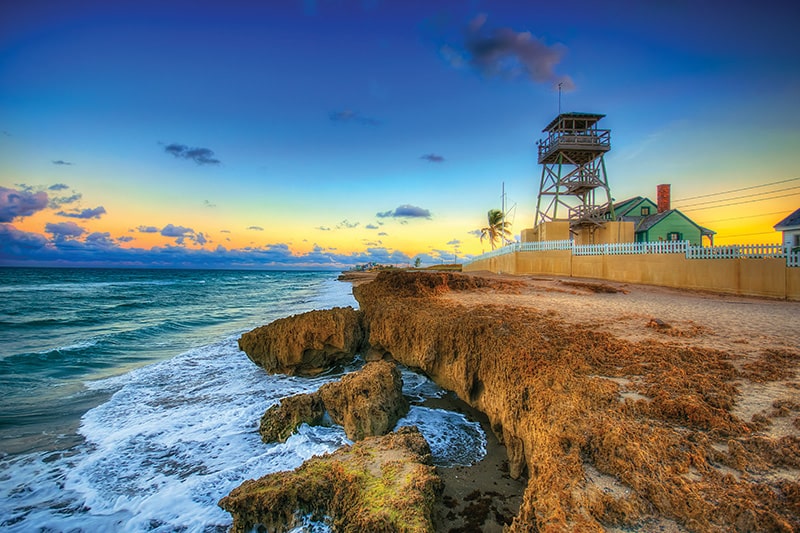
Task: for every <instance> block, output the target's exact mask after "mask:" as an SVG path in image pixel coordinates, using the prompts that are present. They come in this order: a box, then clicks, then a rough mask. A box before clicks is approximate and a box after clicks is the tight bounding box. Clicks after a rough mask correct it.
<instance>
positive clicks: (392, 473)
mask: <svg viewBox="0 0 800 533" xmlns="http://www.w3.org/2000/svg"><path fill="white" fill-rule="evenodd" d="M440 486H441V481H440V479H439V477H438V476H437V475H436V471H435V468H434V467H433V466H431V451H430V447H429V446H428V443H427V442H426V441H425V439H424V438H423V437H422V435H421V434H420V433H419V431H418V430H417V428H415V427H404V428H400V429H399V430H398V431H397V432H395V433H390V434H388V435H385V436H382V437H371V438H367V439H364V440H363V441H360V442H358V443H356V444H354V445H353V446H345V447H343V448H341V449H339V450H337V451H336V452H334V453H332V454H329V455H324V456H321V457H313V458H311V459H309V460H308V461H306V462H305V463H303V465H302V466H300V467H299V468H297V469H296V470H295V471H293V472H277V473H274V474H270V475H267V476H264V477H262V478H260V479H257V480H248V481H245V482H244V483H242V484H241V485H240V486H239V487H237V488H236V489H234V490H233V491H232V492H231V493H230V494H229V495H228V496H226V497H225V498H222V500H220V502H219V506H220V507H222V508H223V509H225V510H226V511H228V512H229V513H231V515H233V527H232V528H231V531H233V532H234V533H240V532H241V533H243V532H245V531H250V530H252V529H253V528H254V527H256V526H259V525H261V526H263V527H265V528H266V529H267V530H268V531H287V530H289V529H290V528H292V527H294V526H295V525H297V518H298V516H302V515H303V514H311V515H312V516H313V517H314V518H315V519H317V520H322V519H323V518H324V517H329V518H328V519H329V521H330V522H331V524H332V525H333V526H334V529H335V530H337V531H397V532H402V533H423V532H431V531H433V524H432V520H431V514H432V509H433V504H434V501H435V499H436V493H437V491H438V490H439V489H440Z"/></svg>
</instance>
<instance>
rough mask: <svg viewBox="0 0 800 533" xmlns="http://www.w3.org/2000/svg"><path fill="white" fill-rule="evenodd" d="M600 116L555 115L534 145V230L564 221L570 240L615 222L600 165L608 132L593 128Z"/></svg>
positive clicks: (589, 114)
mask: <svg viewBox="0 0 800 533" xmlns="http://www.w3.org/2000/svg"><path fill="white" fill-rule="evenodd" d="M604 116H605V115H598V114H595V113H561V114H559V115H558V116H557V117H556V118H554V119H553V121H552V122H550V124H548V125H547V127H546V128H545V129H543V130H542V132H543V133H545V134H546V136H545V137H544V138H543V139H541V140H539V141H538V142H537V143H536V144H537V145H538V147H539V164H541V165H542V181H541V184H540V185H539V199H538V201H537V203H536V220H535V224H536V225H539V224H544V223H546V222H562V221H568V222H569V230H570V232H572V233H573V234H577V233H578V232H583V231H586V230H588V231H589V232H590V233H593V232H594V231H595V230H596V229H598V228H601V227H603V226H604V225H605V224H606V222H607V221H608V220H609V219H610V220H614V219H615V216H614V206H613V203H612V201H611V190H610V189H609V187H608V179H607V178H606V166H605V163H604V162H603V154H605V153H606V152H608V151H609V150H610V149H611V130H602V129H598V127H597V123H598V122H599V121H600V119H601V118H603V117H604ZM609 214H610V217H609Z"/></svg>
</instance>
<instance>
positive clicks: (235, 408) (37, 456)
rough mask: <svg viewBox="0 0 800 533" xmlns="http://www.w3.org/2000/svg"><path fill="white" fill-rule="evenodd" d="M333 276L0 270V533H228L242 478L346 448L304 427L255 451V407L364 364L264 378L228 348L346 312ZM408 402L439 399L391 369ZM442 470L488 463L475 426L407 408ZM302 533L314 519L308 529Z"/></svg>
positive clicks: (336, 434)
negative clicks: (309, 318)
mask: <svg viewBox="0 0 800 533" xmlns="http://www.w3.org/2000/svg"><path fill="white" fill-rule="evenodd" d="M336 276H337V274H336V273H331V272H273V271H264V272H254V271H192V270H186V271H181V270H103V269H23V268H0V529H2V530H4V531H12V532H16V531H18V532H29V531H74V532H79V531H87V532H89V531H91V532H94V531H163V532H167V531H170V532H172V531H203V532H211V531H226V530H227V529H228V527H229V526H230V524H231V517H230V515H229V514H228V513H226V512H224V511H223V510H222V509H220V508H219V507H218V506H217V502H218V501H219V499H220V498H222V497H223V496H225V495H227V494H228V493H229V492H230V491H231V490H232V489H233V488H235V487H237V486H238V485H239V484H241V483H242V482H243V481H244V480H246V479H252V478H258V477H260V476H263V475H265V474H268V473H272V472H277V471H281V470H290V469H293V468H296V467H298V466H299V465H300V464H302V463H303V461H305V460H306V459H308V458H310V457H312V456H314V455H319V454H323V453H327V452H331V451H334V450H336V449H337V448H339V447H341V446H342V445H344V444H348V443H349V441H348V440H347V438H346V436H345V434H344V431H343V430H342V428H341V427H338V426H331V427H309V426H306V425H303V426H301V427H300V428H299V430H298V432H297V433H296V434H295V435H293V436H292V437H290V438H289V439H288V440H287V441H286V442H285V443H280V444H264V443H262V442H261V440H260V437H259V435H258V421H259V419H260V417H261V415H262V414H263V412H264V411H265V410H266V409H267V408H268V407H269V406H270V405H273V404H275V403H277V402H278V401H279V400H280V399H281V398H284V397H286V396H290V395H293V394H297V393H301V392H311V391H314V390H316V389H318V388H319V387H320V386H321V385H323V384H324V383H327V382H329V381H332V380H336V379H339V378H340V377H341V376H342V375H343V374H344V373H346V372H351V371H354V370H357V369H358V368H359V367H360V366H361V364H362V363H361V362H360V360H359V359H358V358H357V359H356V360H355V361H354V362H353V363H352V364H350V365H348V366H346V367H343V368H339V369H336V370H334V371H331V372H329V373H326V374H323V375H320V376H317V377H314V378H299V377H290V376H284V375H272V376H271V375H268V374H266V373H265V372H264V371H263V370H261V369H260V368H259V367H257V366H255V365H254V364H253V363H251V362H250V360H249V359H247V357H246V356H245V354H244V353H242V352H241V351H239V349H238V346H237V342H236V341H237V339H238V337H239V336H240V335H241V334H242V333H243V332H245V331H248V330H249V329H252V328H254V327H257V326H260V325H262V324H265V323H268V322H271V321H272V320H275V319H277V318H280V317H284V316H289V315H292V314H296V313H300V312H304V311H308V310H311V309H325V308H330V307H336V306H348V305H349V306H353V307H357V305H358V304H357V302H356V301H355V299H354V298H353V296H352V292H351V287H350V285H349V284H348V283H342V282H339V281H337V280H336ZM402 374H403V383H404V385H403V390H404V394H405V395H406V396H407V397H408V398H409V400H411V402H412V404H414V403H419V402H421V401H423V400H424V399H425V398H429V397H435V396H439V395H441V394H443V393H444V391H442V390H441V389H440V388H439V387H437V386H436V385H435V384H434V383H433V382H431V381H430V380H429V379H427V378H426V377H425V376H422V375H420V374H417V373H414V372H411V371H410V370H408V369H403V370H402ZM400 425H416V426H417V427H419V429H420V431H421V432H422V434H423V435H424V436H425V438H426V439H427V440H428V442H429V444H430V445H431V447H432V450H433V457H434V462H435V463H436V464H438V465H442V466H450V465H456V464H464V465H467V464H472V463H474V462H476V461H478V460H480V459H481V458H482V457H483V455H484V454H485V442H486V441H485V435H484V434H483V432H482V431H481V428H480V425H479V424H477V423H476V422H473V421H470V420H468V419H466V418H465V417H464V416H463V415H462V414H459V413H454V412H449V411H443V410H439V409H430V408H426V407H422V406H420V405H413V406H412V408H411V410H410V412H409V414H408V416H407V417H406V418H404V419H403V420H401V421H400V422H399V423H398V426H400ZM300 529H301V530H302V529H306V530H308V531H312V530H314V531H319V530H320V529H324V528H321V526H320V524H313V523H308V524H307V526H305V527H304V528H300Z"/></svg>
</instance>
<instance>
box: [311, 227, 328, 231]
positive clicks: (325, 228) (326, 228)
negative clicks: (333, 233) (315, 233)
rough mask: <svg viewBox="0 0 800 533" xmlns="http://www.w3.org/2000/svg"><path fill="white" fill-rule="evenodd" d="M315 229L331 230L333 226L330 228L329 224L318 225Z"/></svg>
mask: <svg viewBox="0 0 800 533" xmlns="http://www.w3.org/2000/svg"><path fill="white" fill-rule="evenodd" d="M314 229H318V230H320V231H330V230H331V228H329V227H328V226H317V227H316V228H314Z"/></svg>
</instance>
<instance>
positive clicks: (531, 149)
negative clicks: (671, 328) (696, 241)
mask: <svg viewBox="0 0 800 533" xmlns="http://www.w3.org/2000/svg"><path fill="white" fill-rule="evenodd" d="M253 4H255V3H254V2H225V3H221V2H188V1H183V2H182V1H179V2H147V1H144V2H142V1H140V2H128V1H120V2H99V1H95V2H89V1H87V2H80V1H70V0H63V1H49V2H46V1H39V0H31V1H26V2H15V3H11V2H6V3H4V4H3V6H2V7H0V10H2V11H1V12H0V264H4V265H60V266H64V265H74V266H89V265H91V266H161V267H169V266H180V267H187V266H188V267H191V266H197V267H210V268H239V267H241V268H346V267H347V266H349V265H352V264H355V263H362V262H366V261H370V260H375V261H379V262H392V263H403V262H408V261H413V260H414V258H416V257H420V258H421V259H422V260H423V262H424V263H427V264H430V263H439V262H443V261H445V262H452V261H453V260H455V259H457V258H459V259H461V258H463V257H465V256H470V255H475V254H479V253H481V252H482V251H484V250H488V244H487V243H485V242H484V243H481V242H480V240H479V239H478V237H477V236H476V235H475V230H476V229H478V228H480V227H482V226H484V225H485V223H486V212H487V211H488V210H489V209H492V208H499V207H500V204H501V200H500V195H501V187H502V184H503V183H505V190H506V192H507V201H508V206H509V207H510V209H509V211H510V212H509V217H510V219H511V221H512V222H513V228H512V229H513V231H514V233H515V234H517V235H518V234H519V232H520V231H521V230H522V229H523V228H527V227H530V226H531V225H532V224H533V221H534V214H535V206H536V196H537V194H538V184H539V178H540V174H541V168H540V167H538V165H537V164H536V153H535V142H536V140H537V139H538V138H539V137H540V136H541V129H542V128H543V127H544V126H546V125H547V123H549V122H550V120H552V118H553V117H554V116H555V115H556V114H557V112H558V91H557V88H556V87H557V85H558V83H561V84H562V87H563V89H564V90H563V92H562V96H561V106H562V110H563V111H583V112H597V113H603V114H606V118H604V119H603V121H602V122H601V126H603V127H607V128H610V129H611V136H612V137H611V139H612V150H611V152H609V154H608V155H607V156H606V167H607V170H608V177H609V182H610V185H611V189H612V194H613V196H614V197H615V198H617V199H623V198H627V197H630V196H636V195H644V196H648V195H649V196H651V197H652V196H653V195H654V193H655V186H656V185H657V184H659V183H671V184H672V191H673V198H674V199H675V200H676V206H678V207H679V206H680V205H681V203H680V200H681V199H683V198H691V197H694V196H698V195H705V194H717V193H718V194H720V196H719V198H720V199H724V198H726V196H725V193H726V191H731V190H734V189H738V188H743V187H756V188H755V189H750V191H751V194H755V193H770V191H778V192H774V193H773V194H763V195H762V196H751V197H748V198H745V199H743V201H746V202H748V203H739V204H737V205H734V206H730V207H717V206H714V205H711V206H704V207H703V208H702V209H697V208H695V209H694V210H691V211H689V210H688V209H687V211H686V213H687V214H688V215H689V216H691V217H692V218H694V219H695V220H696V221H697V222H698V223H701V224H703V225H705V226H707V227H710V228H712V229H715V230H716V231H717V241H718V242H719V243H720V244H730V243H734V242H752V241H756V242H777V240H778V238H777V235H774V234H772V233H771V229H772V228H771V226H772V224H774V223H776V222H777V221H778V220H780V219H781V218H783V217H784V216H785V215H786V214H788V213H789V212H791V211H793V210H794V209H796V208H797V207H798V206H800V193H798V191H800V188H792V187H797V186H798V185H800V183H798V181H789V182H786V183H784V184H782V185H781V184H778V185H768V184H773V183H776V182H779V181H784V180H793V179H795V178H797V177H798V174H797V168H798V153H800V150H799V149H800V134H799V133H798V124H800V108H798V106H797V105H796V104H797V99H798V96H800V54H798V52H800V37H798V32H797V31H796V28H795V27H794V25H795V23H796V21H797V20H800V8H798V7H797V6H796V4H794V3H789V2H773V1H767V2H759V3H757V4H754V3H752V2H682V1H677V2H633V1H627V2H613V1H612V2H605V3H599V2H584V1H580V0H578V1H574V2H570V3H545V2H504V1H497V2H488V1H487V2H477V1H468V2H399V1H395V2H389V1H380V0H372V1H356V2H347V1H323V0H319V1H289V0H287V1H282V2H265V3H263V5H253ZM734 196H735V194H734ZM728 197H732V196H731V195H728ZM773 197H775V198H773ZM734 203H736V202H734ZM683 205H685V206H688V205H690V203H684V204H683ZM719 205H720V206H721V205H723V204H722V203H720V204H719Z"/></svg>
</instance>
